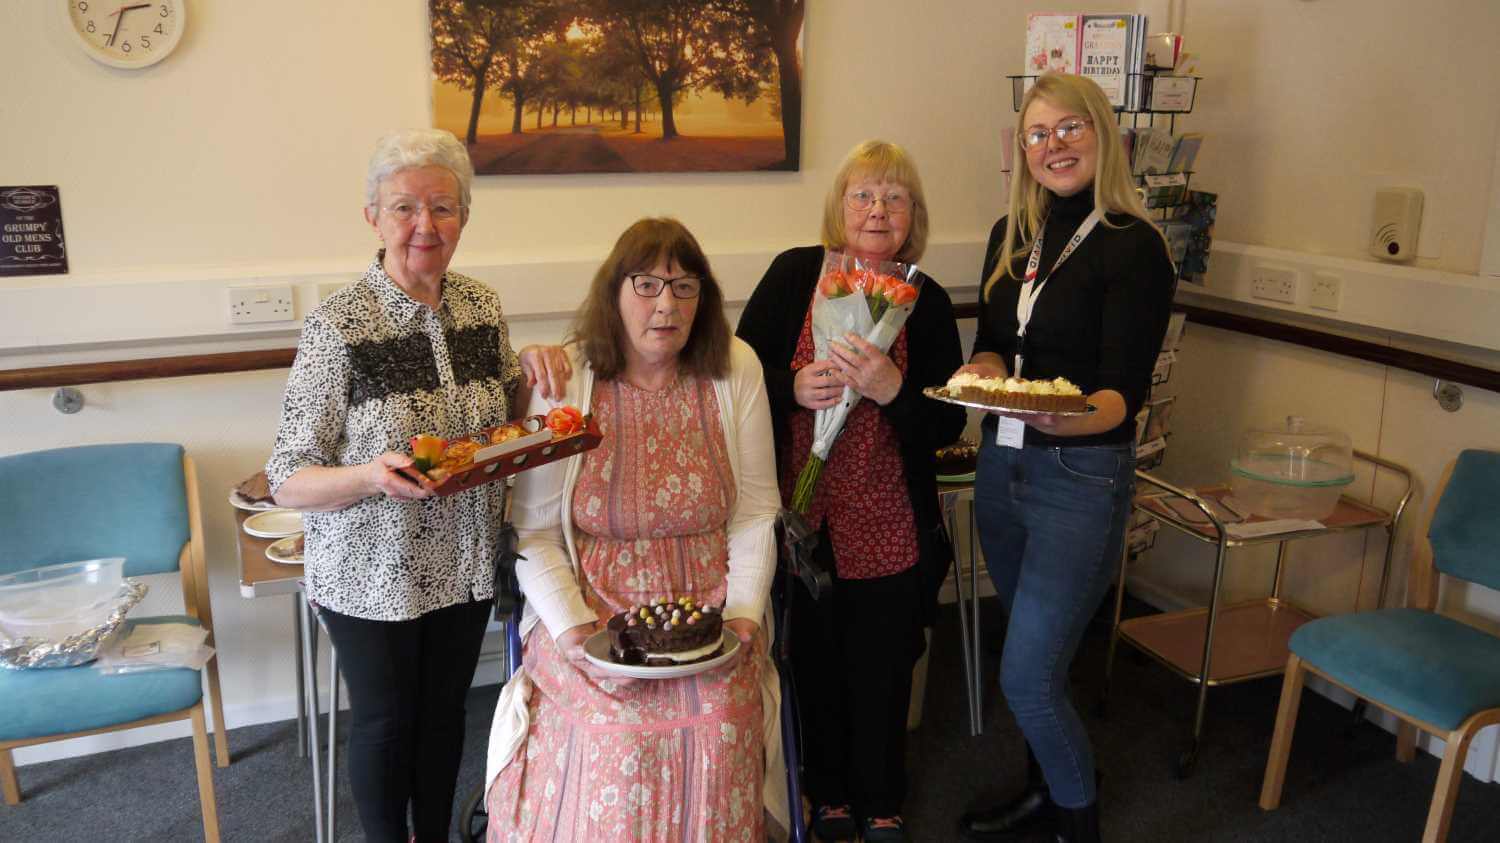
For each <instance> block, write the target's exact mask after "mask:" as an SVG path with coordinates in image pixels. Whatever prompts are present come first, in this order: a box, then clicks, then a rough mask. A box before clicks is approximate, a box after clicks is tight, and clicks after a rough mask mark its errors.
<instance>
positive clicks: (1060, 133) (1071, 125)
mask: <svg viewBox="0 0 1500 843" xmlns="http://www.w3.org/2000/svg"><path fill="white" fill-rule="evenodd" d="M1090 125H1092V121H1089V120H1082V119H1080V118H1077V117H1072V118H1069V119H1067V120H1064V121H1062V122H1061V123H1058V124H1057V125H1056V126H1053V127H1052V128H1050V129H1047V128H1043V127H1041V126H1036V127H1033V128H1030V129H1027V130H1026V131H1024V132H1022V133H1021V134H1019V135H1017V136H1016V137H1017V139H1018V140H1020V141H1021V148H1022V149H1036V148H1037V147H1039V146H1041V145H1042V144H1044V143H1046V142H1047V139H1048V138H1050V137H1052V136H1053V135H1057V139H1058V140H1060V141H1062V142H1063V143H1073V142H1074V141H1077V140H1078V139H1079V138H1082V137H1083V133H1084V132H1085V131H1086V130H1087V129H1088V127H1089V126H1090Z"/></svg>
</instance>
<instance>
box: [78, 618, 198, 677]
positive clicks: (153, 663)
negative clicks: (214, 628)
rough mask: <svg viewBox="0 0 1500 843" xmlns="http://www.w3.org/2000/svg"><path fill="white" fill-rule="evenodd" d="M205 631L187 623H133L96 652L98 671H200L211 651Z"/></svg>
mask: <svg viewBox="0 0 1500 843" xmlns="http://www.w3.org/2000/svg"><path fill="white" fill-rule="evenodd" d="M207 641H208V630H206V629H204V628H203V627H201V626H195V625H193V624H188V623H132V624H129V626H128V628H127V629H126V630H125V631H124V633H123V634H121V635H120V636H118V637H116V638H115V639H114V640H113V641H111V642H110V643H109V644H108V645H106V646H105V647H104V648H103V649H101V650H100V651H99V659H98V661H96V662H95V663H94V667H95V669H97V670H98V671H99V672H101V673H107V674H118V673H139V672H142V671H147V670H173V669H176V668H183V667H185V668H189V669H191V670H202V669H203V666H204V665H205V664H208V660H209V658H211V657H212V656H213V654H214V648H212V647H210V646H208V645H207V644H206V643H205V642H207Z"/></svg>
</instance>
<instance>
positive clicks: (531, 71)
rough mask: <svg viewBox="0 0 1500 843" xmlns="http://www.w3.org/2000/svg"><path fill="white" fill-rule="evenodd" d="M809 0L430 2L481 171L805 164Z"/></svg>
mask: <svg viewBox="0 0 1500 843" xmlns="http://www.w3.org/2000/svg"><path fill="white" fill-rule="evenodd" d="M805 5H806V0H429V3H428V6H429V13H430V20H431V26H432V74H433V82H432V101H433V124H434V125H435V126H437V127H438V128H440V129H447V130H448V131H450V132H452V133H453V134H454V135H457V136H458V137H459V138H461V139H463V140H464V141H465V142H466V143H467V144H468V147H469V154H470V157H471V158H473V160H474V169H475V171H476V172H478V173H479V174H481V175H493V174H543V173H615V172H689V171H695V172H702V171H731V170H796V169H798V166H799V159H800V146H801V134H802V19H803V12H804V7H805Z"/></svg>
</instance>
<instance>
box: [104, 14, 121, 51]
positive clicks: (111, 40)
mask: <svg viewBox="0 0 1500 843" xmlns="http://www.w3.org/2000/svg"><path fill="white" fill-rule="evenodd" d="M116 15H118V17H115V16H116ZM110 17H114V18H115V31H114V32H111V33H110V34H109V41H108V42H106V44H107V45H108V46H110V47H113V46H114V45H115V36H117V35H119V34H120V24H122V23H124V22H125V7H124V6H121V7H120V8H118V9H116V10H115V11H113V12H111V13H110Z"/></svg>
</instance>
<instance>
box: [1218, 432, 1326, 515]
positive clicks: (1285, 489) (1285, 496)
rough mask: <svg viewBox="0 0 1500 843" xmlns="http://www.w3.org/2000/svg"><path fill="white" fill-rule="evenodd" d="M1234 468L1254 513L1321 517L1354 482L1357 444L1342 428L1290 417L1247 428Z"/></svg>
mask: <svg viewBox="0 0 1500 843" xmlns="http://www.w3.org/2000/svg"><path fill="white" fill-rule="evenodd" d="M1229 470H1230V480H1229V484H1230V490H1231V492H1232V493H1233V495H1234V497H1235V498H1237V499H1238V500H1239V501H1241V502H1242V503H1244V504H1245V506H1246V508H1248V509H1249V510H1250V511H1251V512H1253V513H1254V514H1256V515H1261V516H1265V517H1267V518H1310V519H1313V520H1319V519H1322V518H1326V517H1328V516H1329V515H1330V514H1332V513H1333V510H1334V508H1335V507H1336V506H1337V505H1338V500H1339V495H1340V494H1342V493H1343V491H1344V488H1345V487H1346V486H1348V485H1349V484H1350V483H1352V482H1354V448H1353V446H1352V445H1351V444H1350V441H1349V435H1348V434H1346V433H1344V432H1343V431H1341V430H1336V429H1334V428H1331V427H1325V426H1322V425H1317V424H1313V423H1311V422H1308V421H1306V420H1305V419H1303V418H1302V417H1301V416H1287V417H1286V421H1285V422H1284V423H1283V424H1280V425H1274V426H1270V427H1264V428H1251V429H1250V430H1247V431H1245V433H1244V434H1243V435H1242V436H1241V437H1240V442H1239V447H1238V449H1237V451H1236V453H1235V456H1234V459H1232V460H1230V463H1229Z"/></svg>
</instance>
